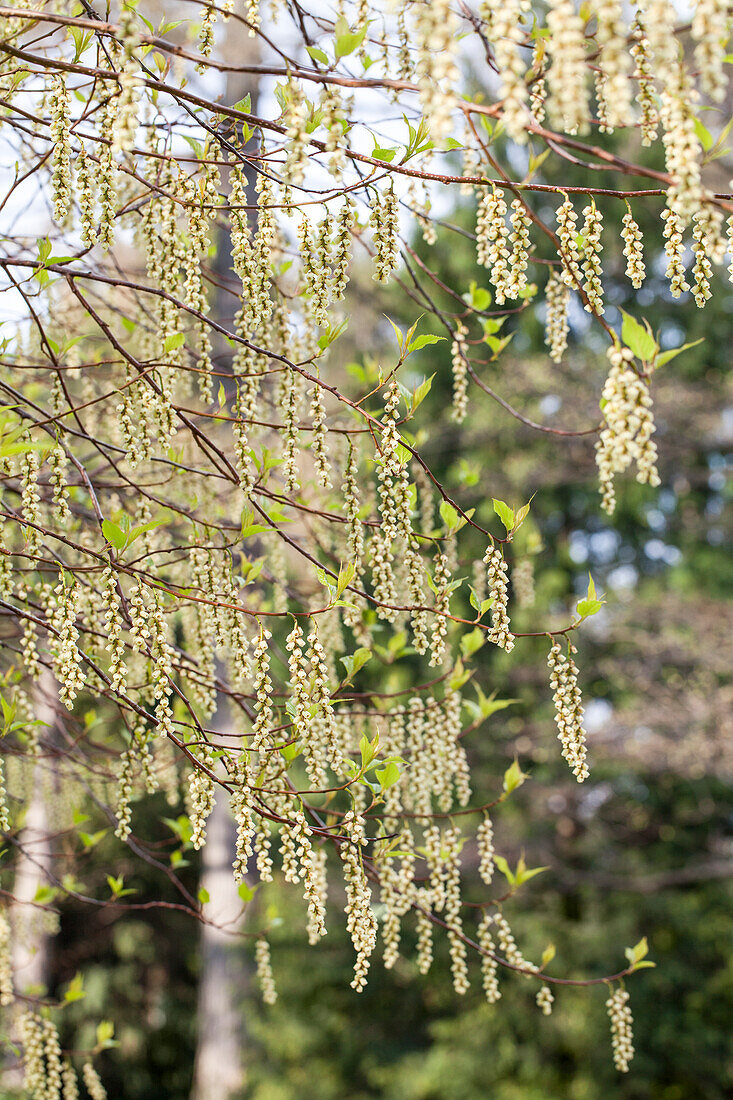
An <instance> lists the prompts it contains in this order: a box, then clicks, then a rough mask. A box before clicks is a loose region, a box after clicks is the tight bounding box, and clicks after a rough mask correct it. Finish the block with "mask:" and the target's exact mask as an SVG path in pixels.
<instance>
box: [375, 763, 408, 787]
mask: <svg viewBox="0 0 733 1100" xmlns="http://www.w3.org/2000/svg"><path fill="white" fill-rule="evenodd" d="M374 774H375V776H376V778H377V782H378V783H379V786H380V787H381V788H382V790H383V791H386V789H387V787H393V786H394V784H395V783H396V782H397V780H398V779H399V778H400V775H401V774H402V773H401V772H400V769H399V767H398V766H397V764H396V763H395V761H394V760H389V761H387V763H386V764H385V765H384V767H383V768H376V769H375V772H374Z"/></svg>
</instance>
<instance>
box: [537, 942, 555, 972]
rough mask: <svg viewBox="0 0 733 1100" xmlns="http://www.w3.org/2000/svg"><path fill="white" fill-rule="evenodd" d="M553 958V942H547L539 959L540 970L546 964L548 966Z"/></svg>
mask: <svg viewBox="0 0 733 1100" xmlns="http://www.w3.org/2000/svg"><path fill="white" fill-rule="evenodd" d="M554 958H555V945H554V943H548V945H547V947H546V948H545V950H544V951H543V952H542V959H541V960H540V970H544V969H545V967H546V966H549V965H550V963H551V962H552V960H553V959H554Z"/></svg>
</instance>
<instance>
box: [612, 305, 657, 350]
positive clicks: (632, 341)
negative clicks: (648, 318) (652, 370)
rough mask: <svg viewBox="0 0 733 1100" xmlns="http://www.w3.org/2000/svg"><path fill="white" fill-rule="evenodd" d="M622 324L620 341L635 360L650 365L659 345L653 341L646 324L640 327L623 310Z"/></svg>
mask: <svg viewBox="0 0 733 1100" xmlns="http://www.w3.org/2000/svg"><path fill="white" fill-rule="evenodd" d="M621 313H622V314H623V318H624V320H623V324H622V326H621V339H622V340H623V342H624V344H625V345H626V347H627V348H629V350H630V351H633V353H634V355H635V356H636V357H637V359H641V360H642V362H644V363H650V362H651V361H652V359H653V358H654V356H655V355H656V353H657V352H658V351H659V345H658V344H657V341H656V340H655V339H654V337H653V335H652V333H651V330H650V328H649V326H648V324H647V323H646V322H645V323H644V324H643V325H640V324H639V322H638V321H637V320H635V318H633V317H632V316H631V314H630V313H626V312H625V311H624V310H623V309H622V310H621Z"/></svg>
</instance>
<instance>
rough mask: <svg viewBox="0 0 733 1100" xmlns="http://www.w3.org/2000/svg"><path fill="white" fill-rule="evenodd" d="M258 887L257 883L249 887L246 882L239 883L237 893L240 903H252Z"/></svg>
mask: <svg viewBox="0 0 733 1100" xmlns="http://www.w3.org/2000/svg"><path fill="white" fill-rule="evenodd" d="M258 886H259V883H257V884H256V885H255V886H249V885H248V883H246V882H240V884H239V887H238V889H237V893H238V894H239V896H240V898H241V899H242V901H243V902H245V903H246V902H248V901H252V898H253V897H254V896H255V894H256V893H257V888H258Z"/></svg>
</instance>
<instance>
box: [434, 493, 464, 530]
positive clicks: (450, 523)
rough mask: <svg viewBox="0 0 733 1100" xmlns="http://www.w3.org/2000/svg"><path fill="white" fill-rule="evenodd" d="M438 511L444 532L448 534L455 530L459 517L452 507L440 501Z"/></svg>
mask: <svg viewBox="0 0 733 1100" xmlns="http://www.w3.org/2000/svg"><path fill="white" fill-rule="evenodd" d="M439 511H440V518H441V519H442V521H443V523H444V524H445V527H446V530H447V531H448V532H450V531H455V530H457V528H458V521H459V519H460V516H459V515H458V512H457V511H456V509H455V508H454V507H453V505H452V504H449V503H448V501H447V500H441V502H440V509H439Z"/></svg>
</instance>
